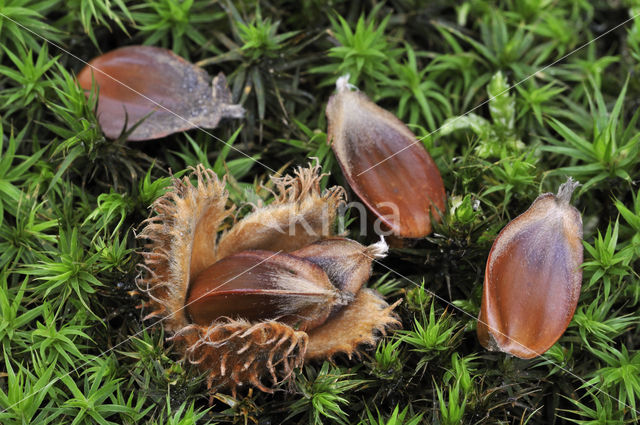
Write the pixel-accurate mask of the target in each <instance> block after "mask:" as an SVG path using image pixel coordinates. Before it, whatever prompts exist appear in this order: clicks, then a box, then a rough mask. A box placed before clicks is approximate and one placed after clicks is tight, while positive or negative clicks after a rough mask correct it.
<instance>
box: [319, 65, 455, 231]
mask: <svg viewBox="0 0 640 425" xmlns="http://www.w3.org/2000/svg"><path fill="white" fill-rule="evenodd" d="M347 80H348V76H345V77H341V78H340V79H338V82H337V84H336V85H337V89H338V92H337V93H336V94H334V95H333V96H331V98H330V99H329V102H328V103H327V109H326V114H327V121H328V123H329V126H328V127H329V128H328V130H327V137H328V140H329V142H330V143H331V147H332V149H333V152H334V153H335V155H336V158H337V160H338V163H339V164H340V167H341V168H342V172H343V174H344V176H345V178H346V179H347V182H348V183H349V186H350V187H351V189H353V191H354V192H355V193H356V195H358V197H359V198H360V199H361V200H362V202H364V203H365V204H366V205H367V207H368V208H369V209H370V210H371V211H372V212H373V213H374V214H375V215H376V216H377V217H378V219H380V220H381V221H382V223H383V224H384V225H385V226H386V227H387V228H388V229H390V230H391V232H392V234H393V235H395V236H399V237H402V238H421V237H425V236H427V235H428V234H429V233H431V218H432V217H433V218H434V219H436V220H437V219H439V217H440V214H442V213H443V212H444V210H445V202H446V194H445V190H444V184H443V182H442V177H441V176H440V172H439V171H438V167H437V166H436V164H435V162H433V159H431V157H430V156H429V154H428V153H427V151H426V150H425V149H424V147H423V146H422V144H421V143H420V142H419V141H417V138H416V136H415V135H414V134H413V133H412V132H411V130H409V129H408V128H407V126H406V125H405V124H404V123H403V122H402V121H400V120H399V119H398V118H397V117H396V116H394V115H393V114H391V113H390V112H389V111H386V110H384V109H382V108H380V107H379V106H377V105H376V104H375V103H373V102H372V101H371V100H369V98H368V97H367V96H366V95H365V94H364V93H361V92H359V91H352V90H351V89H350V87H349V84H348V83H347Z"/></svg>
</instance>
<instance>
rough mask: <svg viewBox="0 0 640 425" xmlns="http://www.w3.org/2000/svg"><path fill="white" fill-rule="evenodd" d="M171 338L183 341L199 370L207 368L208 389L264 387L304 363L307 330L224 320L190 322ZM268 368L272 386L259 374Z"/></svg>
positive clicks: (273, 323) (269, 388)
mask: <svg viewBox="0 0 640 425" xmlns="http://www.w3.org/2000/svg"><path fill="white" fill-rule="evenodd" d="M172 340H174V341H176V342H177V343H179V344H183V345H184V346H185V349H184V357H185V359H186V360H187V361H188V362H189V363H191V364H194V365H197V366H198V367H199V368H200V369H201V370H204V371H208V376H207V388H208V389H209V391H210V392H214V391H217V390H219V389H221V388H229V389H231V391H232V393H233V395H234V396H235V393H236V391H237V388H239V387H242V386H243V385H245V384H251V385H253V386H254V387H256V388H258V389H260V390H261V391H264V392H273V390H272V388H273V387H275V386H277V385H278V384H280V383H282V382H285V381H287V380H289V378H291V376H292V374H293V370H294V369H296V368H299V367H300V366H302V364H303V362H304V354H305V352H306V350H307V343H308V340H309V337H308V335H307V334H306V333H305V332H302V331H296V330H294V329H293V328H291V327H290V326H288V325H286V324H283V323H280V322H277V321H273V320H270V321H266V322H258V323H250V322H247V321H243V320H230V319H226V320H220V321H216V322H215V323H213V324H212V325H211V326H208V327H207V326H198V325H189V326H186V327H185V328H183V329H181V330H180V331H178V332H177V333H176V334H175V335H174V336H173V337H172ZM265 371H267V372H268V374H269V376H270V378H271V385H269V386H267V385H265V384H264V383H263V382H262V380H261V378H262V376H263V375H264V372H265Z"/></svg>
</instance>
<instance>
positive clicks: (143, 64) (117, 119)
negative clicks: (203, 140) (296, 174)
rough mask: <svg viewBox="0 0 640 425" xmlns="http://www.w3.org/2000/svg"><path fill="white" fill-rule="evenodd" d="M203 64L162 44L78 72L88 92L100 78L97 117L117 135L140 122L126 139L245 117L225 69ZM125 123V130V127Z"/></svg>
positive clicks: (102, 59) (114, 54) (104, 58)
mask: <svg viewBox="0 0 640 425" xmlns="http://www.w3.org/2000/svg"><path fill="white" fill-rule="evenodd" d="M210 81H211V77H209V75H208V74H207V73H206V71H204V70H203V69H201V68H198V67H197V66H195V65H193V64H191V63H189V62H187V61H186V60H184V59H182V58H181V57H179V56H177V55H176V54H174V53H173V52H171V51H170V50H167V49H163V48H160V47H152V46H128V47H122V48H119V49H116V50H113V51H111V52H109V53H105V54H104V55H101V56H98V57H97V58H95V59H93V60H92V61H91V62H90V63H89V64H88V65H87V66H85V67H84V68H83V69H82V71H80V73H79V74H78V84H79V85H80V87H82V88H83V89H84V90H85V91H86V93H87V96H88V95H89V92H90V90H91V88H92V84H93V83H94V82H95V84H96V86H97V89H98V110H97V116H98V121H99V122H100V126H101V127H102V131H103V132H104V134H105V135H106V136H107V137H108V138H110V139H116V138H118V137H119V136H120V134H122V133H123V131H125V130H129V129H131V128H132V127H133V126H134V125H135V124H137V123H138V122H139V121H140V120H143V119H144V121H142V123H141V124H140V125H138V127H136V128H135V130H133V132H132V133H131V134H129V135H128V137H127V140H149V139H158V138H161V137H165V136H167V135H169V134H171V133H176V132H179V131H185V130H189V129H192V128H196V127H201V128H215V127H217V126H218V123H219V122H220V120H221V119H222V118H242V117H243V116H244V109H243V108H242V107H241V106H240V105H234V104H233V103H232V101H231V93H230V92H229V89H228V88H227V82H226V79H225V77H224V75H223V74H222V73H220V74H218V76H217V77H215V78H214V79H213V83H212V84H211V83H210ZM125 124H126V129H125Z"/></svg>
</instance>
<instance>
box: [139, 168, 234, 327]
mask: <svg viewBox="0 0 640 425" xmlns="http://www.w3.org/2000/svg"><path fill="white" fill-rule="evenodd" d="M190 177H195V178H196V179H197V181H198V185H197V186H194V185H193V184H192V183H191V180H190ZM227 199H228V193H227V191H226V189H225V182H224V180H222V181H220V180H219V179H218V177H217V175H216V174H215V173H214V172H213V171H212V170H207V169H206V168H205V167H204V166H202V165H198V166H197V167H196V168H193V172H192V173H191V175H189V176H186V177H183V178H182V179H177V178H174V179H173V186H172V188H170V190H169V191H167V193H166V194H164V195H163V196H161V197H160V198H158V199H157V200H156V201H155V202H154V203H153V204H152V205H151V215H150V217H149V218H148V219H147V220H145V221H144V222H143V224H145V227H144V228H143V229H142V231H141V232H140V233H139V234H138V235H137V238H139V239H147V240H149V241H150V242H149V243H147V244H145V245H144V251H143V252H142V253H141V254H142V256H143V258H144V264H141V265H140V267H141V269H142V275H143V276H140V277H139V278H138V279H137V285H138V288H139V289H140V290H141V291H142V292H143V293H145V294H146V295H147V296H148V297H149V299H150V307H152V308H153V311H151V313H149V314H148V315H147V316H146V317H145V319H148V318H151V317H162V318H163V322H164V323H163V324H164V327H165V329H166V330H168V331H169V332H175V331H177V330H179V329H181V328H183V327H184V326H186V325H188V324H189V321H188V319H187V317H186V314H185V310H184V305H185V299H186V295H187V291H188V287H189V282H190V281H191V270H190V269H191V261H192V253H193V248H194V238H195V232H196V228H197V226H198V224H199V222H200V221H201V219H202V218H203V217H205V218H208V219H209V220H210V221H209V222H208V223H206V224H207V227H208V228H215V229H216V230H217V228H218V227H219V226H220V224H221V223H222V222H223V221H224V220H225V218H227V217H228V216H229V215H230V214H231V213H232V211H233V208H227V207H226V203H227ZM215 235H216V233H213V237H212V238H211V239H210V244H211V245H212V246H211V248H212V249H211V250H210V253H209V255H210V256H211V260H212V262H213V261H215V243H216V241H215ZM205 254H206V253H205Z"/></svg>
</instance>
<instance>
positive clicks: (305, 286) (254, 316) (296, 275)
mask: <svg viewBox="0 0 640 425" xmlns="http://www.w3.org/2000/svg"><path fill="white" fill-rule="evenodd" d="M340 304H344V301H343V300H342V297H341V296H340V294H339V292H338V291H337V290H336V289H335V287H334V286H333V285H332V284H331V282H330V281H329V279H328V277H327V275H326V273H325V272H324V271H323V270H322V269H321V268H320V267H318V266H317V265H315V264H313V263H311V262H310V261H306V260H303V259H301V258H297V257H294V256H292V255H288V254H284V253H275V252H269V251H245V252H241V253H239V254H234V255H231V256H229V257H226V258H223V259H222V260H220V261H218V262H216V263H215V264H213V265H212V266H210V267H208V268H207V269H205V270H204V271H202V272H201V273H200V274H198V276H197V277H196V278H195V280H194V281H193V282H192V283H191V285H190V288H189V294H188V296H187V301H186V306H187V313H188V314H189V316H190V317H191V319H192V321H193V322H194V323H196V324H198V325H203V326H209V325H210V324H211V323H213V322H214V321H216V320H219V319H221V318H224V317H228V318H231V319H244V320H248V321H252V322H254V321H261V320H269V319H278V321H280V322H283V323H287V324H290V325H292V326H293V327H294V328H295V329H299V330H307V329H312V328H314V327H316V326H318V325H321V324H322V323H324V322H325V321H326V320H327V317H328V316H329V313H330V312H331V310H332V308H333V307H335V306H337V305H340Z"/></svg>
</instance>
